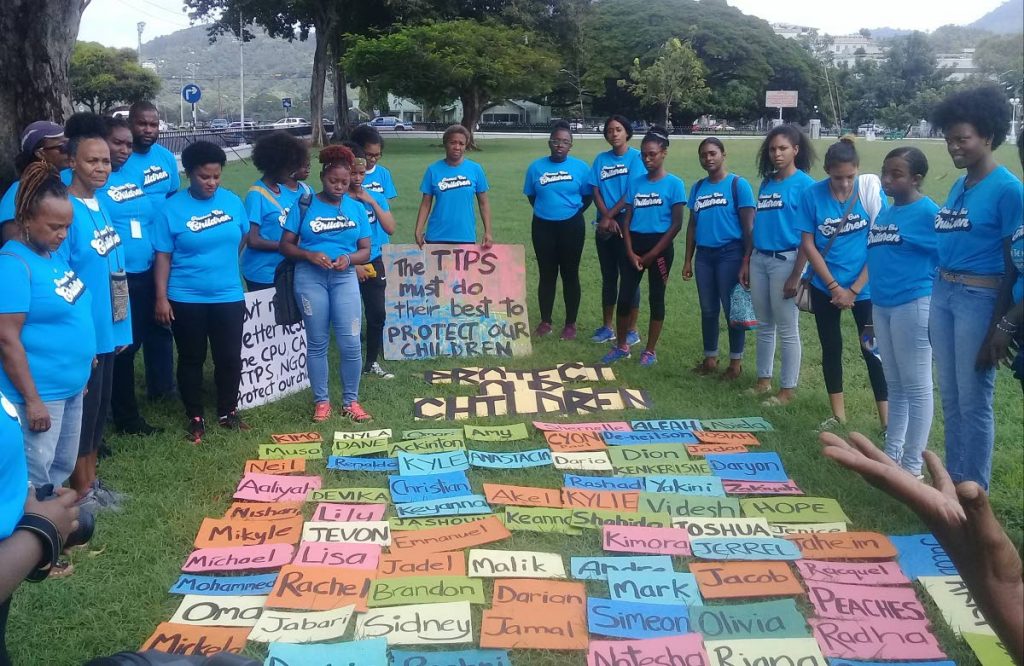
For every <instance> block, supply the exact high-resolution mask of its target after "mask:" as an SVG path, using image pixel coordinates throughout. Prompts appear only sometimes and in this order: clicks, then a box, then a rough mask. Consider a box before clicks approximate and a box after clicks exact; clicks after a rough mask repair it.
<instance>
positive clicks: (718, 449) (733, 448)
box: [686, 444, 747, 456]
mask: <svg viewBox="0 0 1024 666" xmlns="http://www.w3.org/2000/svg"><path fill="white" fill-rule="evenodd" d="M686 452H687V453H689V454H690V455H691V456H706V455H708V454H709V453H746V452H747V447H745V446H743V445H742V444H690V445H689V446H687V447H686Z"/></svg>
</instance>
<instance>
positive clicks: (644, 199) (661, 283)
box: [601, 125, 686, 368]
mask: <svg viewBox="0 0 1024 666" xmlns="http://www.w3.org/2000/svg"><path fill="white" fill-rule="evenodd" d="M668 143H669V142H668V132H666V131H665V130H664V128H661V127H658V126H657V125H655V126H653V127H651V129H650V130H649V131H648V132H647V134H646V135H645V136H644V139H643V141H641V142H640V155H641V157H642V158H643V161H644V166H646V167H647V175H646V176H644V177H642V178H638V179H636V180H634V181H633V182H632V183H630V186H629V191H628V193H627V195H626V197H627V199H626V200H627V201H628V202H629V203H628V205H627V206H626V216H625V217H624V218H623V220H622V240H623V242H624V243H625V246H626V249H625V258H624V260H623V263H622V266H621V271H622V279H621V281H620V283H619V303H618V319H617V322H616V324H617V331H616V339H617V340H620V341H622V342H619V343H618V344H617V345H615V346H613V347H612V349H611V351H609V352H608V353H607V354H605V355H604V358H602V359H601V362H602V363H614V362H615V361H618V360H619V359H623V358H629V357H630V351H629V344H628V343H627V342H625V340H626V339H627V338H626V331H627V328H628V326H629V321H630V310H631V309H632V307H633V296H634V294H635V293H636V290H637V288H638V287H639V286H640V281H641V280H642V279H643V277H644V273H645V272H646V273H647V287H648V290H649V293H648V299H649V303H650V308H651V321H650V324H649V325H648V328H647V347H646V349H644V352H643V353H642V354H640V365H641V366H642V367H645V368H647V367H650V366H652V365H654V364H655V363H657V362H658V357H657V355H656V352H655V347H656V346H657V344H658V338H659V337H661V328H662V325H663V324H664V323H665V286H666V285H667V284H668V278H669V275H670V274H671V271H672V257H673V256H674V254H675V252H674V250H673V248H672V241H673V240H674V239H675V237H676V234H678V233H679V229H681V228H682V226H683V208H685V207H686V185H685V184H684V183H683V181H682V179H681V178H679V177H678V176H675V175H673V174H670V173H669V172H668V171H666V170H665V158H666V157H667V156H668Z"/></svg>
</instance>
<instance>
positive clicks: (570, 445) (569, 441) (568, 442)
mask: <svg viewBox="0 0 1024 666" xmlns="http://www.w3.org/2000/svg"><path fill="white" fill-rule="evenodd" d="M544 441H546V442H547V443H548V448H550V449H551V450H552V451H556V452H558V453H571V452H573V451H577V452H578V451H604V450H605V449H607V448H608V445H607V444H605V443H604V439H603V438H602V437H601V433H599V432H593V431H589V430H578V431H571V430H570V431H561V430H552V431H548V432H545V433H544Z"/></svg>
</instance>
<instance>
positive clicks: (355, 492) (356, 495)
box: [306, 488, 390, 504]
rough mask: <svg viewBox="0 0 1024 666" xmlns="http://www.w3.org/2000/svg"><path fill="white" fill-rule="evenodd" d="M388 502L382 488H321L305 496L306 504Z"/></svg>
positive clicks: (386, 494) (386, 493)
mask: <svg viewBox="0 0 1024 666" xmlns="http://www.w3.org/2000/svg"><path fill="white" fill-rule="evenodd" d="M389 500H390V498H389V497H388V491H387V490H385V489H383V488H323V489H321V490H311V491H310V492H309V494H308V495H306V501H307V502H341V503H345V502H349V503H351V504H381V503H382V502H387V501H389Z"/></svg>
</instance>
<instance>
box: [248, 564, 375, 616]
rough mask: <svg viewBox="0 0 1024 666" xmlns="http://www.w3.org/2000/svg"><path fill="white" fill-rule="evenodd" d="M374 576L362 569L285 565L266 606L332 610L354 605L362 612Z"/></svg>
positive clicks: (372, 573) (371, 572)
mask: <svg viewBox="0 0 1024 666" xmlns="http://www.w3.org/2000/svg"><path fill="white" fill-rule="evenodd" d="M374 577H375V575H374V572H373V571H369V570H366V569H343V568H341V567H303V566H296V565H294V564H287V565H285V566H283V567H281V573H279V574H278V575H277V582H275V583H274V589H272V590H271V591H270V596H268V597H267V603H266V607H267V608H288V609H292V610H334V609H335V608H341V607H342V606H347V605H349V604H354V605H355V607H356V610H357V611H365V610H366V597H367V595H368V594H369V593H370V585H371V584H372V583H373V579H374Z"/></svg>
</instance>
